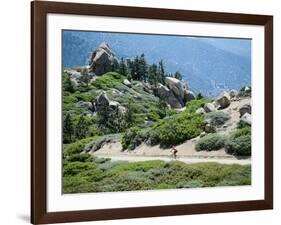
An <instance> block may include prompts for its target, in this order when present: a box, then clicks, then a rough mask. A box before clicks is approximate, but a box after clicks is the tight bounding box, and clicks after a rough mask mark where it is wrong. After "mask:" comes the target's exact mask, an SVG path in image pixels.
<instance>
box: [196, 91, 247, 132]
mask: <svg viewBox="0 0 281 225" xmlns="http://www.w3.org/2000/svg"><path fill="white" fill-rule="evenodd" d="M239 100H241V98H240V97H239V94H238V91H236V90H231V91H230V92H229V93H224V94H223V95H221V96H219V97H218V98H217V99H216V100H215V101H213V102H210V103H206V104H204V106H203V107H201V108H199V109H197V110H196V112H195V113H197V114H205V113H211V112H216V111H220V110H223V109H227V108H228V107H229V106H230V105H231V102H233V101H239ZM234 110H239V114H240V121H242V122H244V123H246V124H248V125H251V111H252V109H251V104H250V103H247V104H244V105H243V106H241V107H240V108H239V109H238V108H237V107H236V108H235V109H234ZM215 131H216V128H215V127H213V126H212V125H211V124H209V123H208V122H206V125H205V132H204V133H213V132H215Z"/></svg>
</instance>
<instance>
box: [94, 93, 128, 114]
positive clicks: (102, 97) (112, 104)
mask: <svg viewBox="0 0 281 225" xmlns="http://www.w3.org/2000/svg"><path fill="white" fill-rule="evenodd" d="M105 108H106V109H109V110H119V112H121V113H125V112H126V111H127V109H126V108H125V107H124V106H122V105H121V104H120V103H119V102H116V101H111V100H110V99H109V98H108V96H107V94H106V92H105V91H102V92H101V93H100V94H99V96H98V97H97V98H96V101H95V110H96V111H97V112H99V111H103V110H104V109H105Z"/></svg>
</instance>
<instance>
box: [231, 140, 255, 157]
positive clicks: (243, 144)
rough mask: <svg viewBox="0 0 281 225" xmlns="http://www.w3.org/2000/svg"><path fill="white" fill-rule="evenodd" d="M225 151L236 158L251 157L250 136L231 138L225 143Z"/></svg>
mask: <svg viewBox="0 0 281 225" xmlns="http://www.w3.org/2000/svg"><path fill="white" fill-rule="evenodd" d="M225 149H226V152H227V153H228V154H232V155H237V156H250V155H251V135H243V136H239V137H237V138H236V137H235V135H233V136H231V137H230V138H229V139H228V140H227V141H226V143H225Z"/></svg>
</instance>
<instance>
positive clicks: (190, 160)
mask: <svg viewBox="0 0 281 225" xmlns="http://www.w3.org/2000/svg"><path fill="white" fill-rule="evenodd" d="M99 156H100V157H108V155H104V156H102V155H99ZM110 158H111V160H113V161H117V160H122V161H129V162H139V161H147V160H163V161H172V160H173V159H171V158H170V157H169V156H129V155H123V156H111V157H110ZM177 160H179V161H182V162H185V163H202V162H217V163H222V164H240V165H247V164H251V159H240V160H237V159H228V158H195V157H179V158H178V159H177Z"/></svg>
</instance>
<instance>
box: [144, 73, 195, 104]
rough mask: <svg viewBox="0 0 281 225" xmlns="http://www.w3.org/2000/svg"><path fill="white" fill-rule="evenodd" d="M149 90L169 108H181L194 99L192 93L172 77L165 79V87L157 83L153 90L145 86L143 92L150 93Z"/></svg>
mask: <svg viewBox="0 0 281 225" xmlns="http://www.w3.org/2000/svg"><path fill="white" fill-rule="evenodd" d="M151 89H153V92H154V94H155V95H156V96H158V97H159V98H161V99H164V100H165V101H166V102H167V103H168V104H169V105H170V106H171V108H183V107H184V106H185V103H186V102H188V101H190V100H193V99H195V95H194V94H193V92H192V91H190V90H188V88H187V86H186V85H185V84H183V83H182V82H181V81H180V80H178V79H176V78H174V77H165V85H163V84H160V83H159V84H158V85H157V87H155V88H152V87H149V86H148V85H147V84H145V90H147V91H148V92H151V91H150V90H151Z"/></svg>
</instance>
